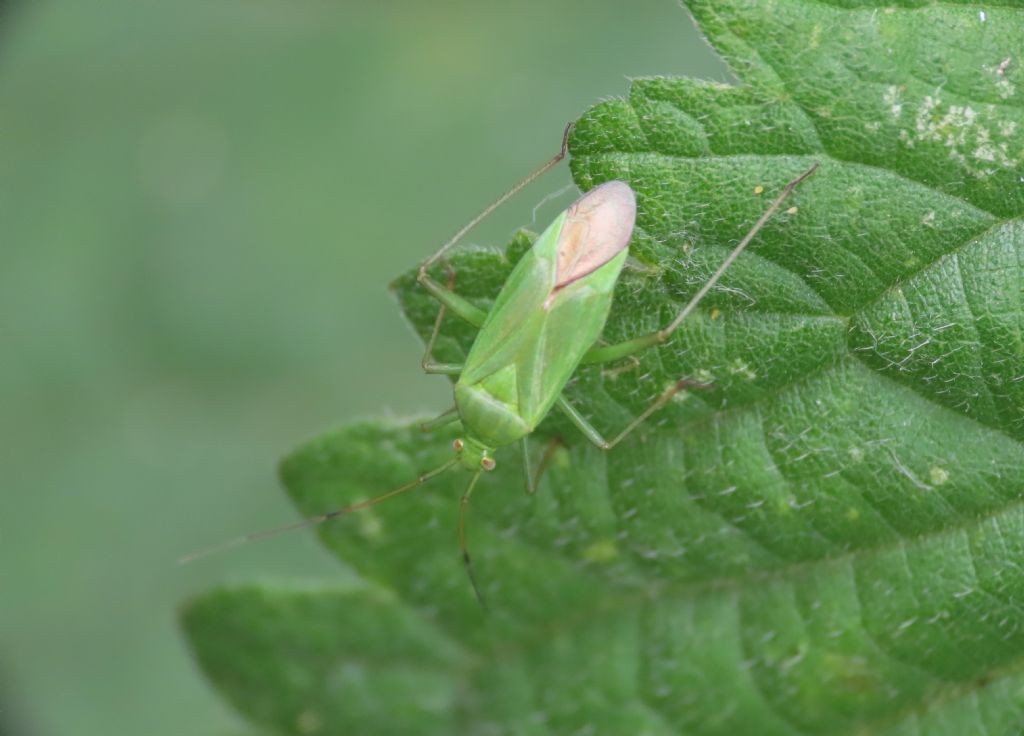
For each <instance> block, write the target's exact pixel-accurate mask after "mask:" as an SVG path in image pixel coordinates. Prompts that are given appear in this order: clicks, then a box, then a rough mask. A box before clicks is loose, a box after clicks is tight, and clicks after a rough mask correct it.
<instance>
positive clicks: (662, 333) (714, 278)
mask: <svg viewBox="0 0 1024 736" xmlns="http://www.w3.org/2000/svg"><path fill="white" fill-rule="evenodd" d="M817 170H818V164H817V163H815V164H814V166H812V167H811V168H809V169H807V171H805V172H804V173H802V174H801V175H800V176H798V177H797V178H795V179H793V181H791V182H789V184H787V185H786V186H785V187H784V188H783V190H782V192H781V193H780V194H779V196H778V197H776V198H775V201H774V202H772V203H771V204H770V205H769V206H768V209H766V210H765V211H764V214H763V215H761V217H760V219H759V220H758V221H757V222H755V223H754V226H753V227H752V228H750V232H748V233H747V234H746V235H745V236H744V238H743V240H741V241H740V243H739V245H737V246H736V247H735V248H733V250H732V253H730V254H729V255H728V256H727V257H726V259H725V260H724V261H722V265H721V266H719V267H718V270H717V271H715V272H714V273H713V274H711V278H709V279H708V280H707V281H705V282H704V286H702V287H700V291H698V292H697V293H696V294H694V295H693V298H692V299H691V300H690V302H689V304H687V305H686V306H685V307H683V311H681V312H680V313H679V314H678V315H676V318H675V319H674V320H672V323H671V324H670V325H669V326H668V327H666V328H664V329H662V330H659V331H658V333H657V335H658V337H659V338H660V339H662V340H664V339H666V338H667V337H668V336H669V335H671V334H672V333H673V332H675V330H676V328H677V327H679V325H680V324H681V323H682V321H683V320H684V319H686V318H687V317H689V316H690V312H692V311H693V310H694V309H696V308H697V305H698V304H700V301H701V299H703V298H704V297H705V295H707V293H708V292H709V291H711V288H712V287H713V286H714V285H715V284H717V283H718V279H720V278H722V274H723V273H725V272H726V270H727V269H728V268H729V266H731V265H732V264H733V262H734V261H735V260H736V259H737V258H739V257H740V253H742V252H743V249H744V248H746V247H747V245H749V244H750V241H751V240H753V239H754V236H755V235H757V234H758V233H759V232H760V231H761V228H763V227H764V225H765V223H766V222H768V220H769V219H771V216H772V215H774V214H775V211H776V210H777V209H779V207H781V206H782V203H783V202H785V201H786V197H788V196H789V195H790V194H792V193H793V190H794V189H796V188H797V187H798V186H799V185H800V184H801V183H802V182H803V181H804V179H806V178H807V177H809V176H810V175H811V174H813V173H814V172H815V171H817Z"/></svg>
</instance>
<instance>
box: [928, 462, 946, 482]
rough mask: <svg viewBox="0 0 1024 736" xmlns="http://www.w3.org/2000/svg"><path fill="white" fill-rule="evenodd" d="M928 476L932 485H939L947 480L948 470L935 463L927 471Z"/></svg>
mask: <svg viewBox="0 0 1024 736" xmlns="http://www.w3.org/2000/svg"><path fill="white" fill-rule="evenodd" d="M928 478H929V479H930V480H931V482H932V485H933V486H941V485H942V484H943V483H945V482H946V481H947V480H949V472H948V471H946V469H945V468H940V467H939V466H937V465H936V466H934V467H932V469H931V470H929V471H928Z"/></svg>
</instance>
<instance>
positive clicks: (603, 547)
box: [583, 539, 619, 563]
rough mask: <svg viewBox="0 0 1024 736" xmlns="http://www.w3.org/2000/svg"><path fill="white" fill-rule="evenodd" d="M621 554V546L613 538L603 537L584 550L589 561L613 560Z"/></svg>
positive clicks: (584, 556)
mask: <svg viewBox="0 0 1024 736" xmlns="http://www.w3.org/2000/svg"><path fill="white" fill-rule="evenodd" d="M618 556H619V547H618V545H616V544H615V542H614V541H612V540H611V539H601V540H598V541H597V542H594V543H593V544H591V545H590V546H589V547H587V548H586V549H584V550H583V559H584V560H586V561H587V562H598V563H600V562H611V561H612V560H614V559H615V558H616V557H618Z"/></svg>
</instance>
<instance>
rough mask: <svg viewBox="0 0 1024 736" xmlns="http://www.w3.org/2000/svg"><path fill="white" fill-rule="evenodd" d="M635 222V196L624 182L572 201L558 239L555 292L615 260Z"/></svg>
mask: <svg viewBox="0 0 1024 736" xmlns="http://www.w3.org/2000/svg"><path fill="white" fill-rule="evenodd" d="M635 221H636V196H635V195H634V194H633V190H632V189H630V188H629V185H628V184H626V182H624V181H609V182H605V183H604V184H602V185H601V186H599V187H595V188H594V189H591V190H590V191H589V192H587V193H586V194H584V195H583V196H582V197H580V198H579V199H578V200H576V202H575V203H574V204H573V205H572V206H571V207H570V208H569V210H568V212H566V216H565V222H564V223H562V232H561V233H560V234H559V237H558V244H557V246H556V252H557V253H558V265H557V269H558V270H557V274H556V281H555V291H557V290H558V289H561V288H562V287H564V286H568V285H569V284H571V283H572V282H573V281H577V280H579V279H581V278H583V277H584V276H586V275H587V274H589V273H593V272H594V271H596V270H597V269H599V268H600V267H601V266H603V265H604V264H606V263H607V262H608V261H610V260H611V259H612V258H614V257H615V256H617V255H618V254H619V253H620V252H621V251H622V250H623V249H624V248H625V247H626V246H628V245H629V239H630V237H631V236H632V235H633V223H634V222H635Z"/></svg>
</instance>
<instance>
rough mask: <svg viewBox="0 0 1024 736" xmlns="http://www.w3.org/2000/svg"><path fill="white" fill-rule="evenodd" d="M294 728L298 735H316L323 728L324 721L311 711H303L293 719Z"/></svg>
mask: <svg viewBox="0 0 1024 736" xmlns="http://www.w3.org/2000/svg"><path fill="white" fill-rule="evenodd" d="M295 726H296V728H298V730H299V733H316V732H317V731H320V730H321V729H323V727H324V720H323V718H321V717H320V715H319V714H318V713H316V712H315V711H312V710H304V711H302V712H301V713H299V715H298V716H297V717H296V718H295Z"/></svg>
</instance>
